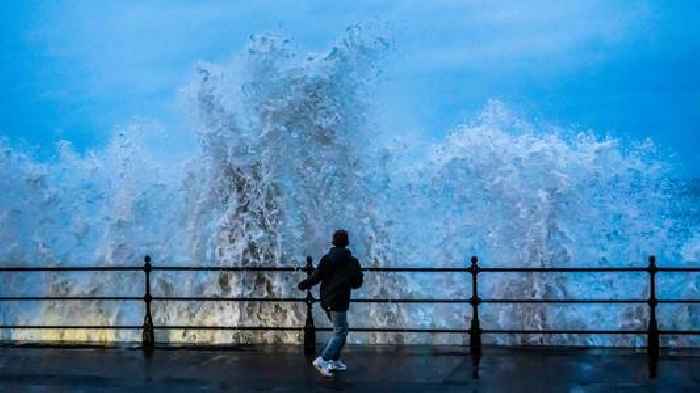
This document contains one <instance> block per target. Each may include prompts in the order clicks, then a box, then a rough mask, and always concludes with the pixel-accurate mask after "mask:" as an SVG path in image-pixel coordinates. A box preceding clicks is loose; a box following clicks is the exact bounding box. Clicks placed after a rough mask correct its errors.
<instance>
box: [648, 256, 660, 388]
mask: <svg viewBox="0 0 700 393" xmlns="http://www.w3.org/2000/svg"><path fill="white" fill-rule="evenodd" d="M647 271H648V272H649V300H648V301H647V302H648V304H649V326H648V328H647V356H648V359H647V360H648V361H649V377H650V378H656V365H657V362H658V360H659V327H658V325H657V323H656V304H657V301H656V272H657V268H656V256H653V255H652V256H650V257H649V267H648V268H647Z"/></svg>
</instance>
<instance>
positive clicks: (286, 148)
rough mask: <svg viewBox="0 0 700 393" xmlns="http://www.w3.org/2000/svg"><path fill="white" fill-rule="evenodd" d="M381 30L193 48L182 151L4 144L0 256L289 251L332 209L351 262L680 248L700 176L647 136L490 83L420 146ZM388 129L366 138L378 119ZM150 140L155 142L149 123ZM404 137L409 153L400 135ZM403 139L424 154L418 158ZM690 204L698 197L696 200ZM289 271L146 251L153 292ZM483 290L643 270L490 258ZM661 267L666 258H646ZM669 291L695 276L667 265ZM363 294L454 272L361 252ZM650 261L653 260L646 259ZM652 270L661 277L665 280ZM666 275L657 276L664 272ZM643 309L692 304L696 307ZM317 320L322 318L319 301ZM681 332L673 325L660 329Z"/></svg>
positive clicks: (425, 310) (356, 311)
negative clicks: (325, 43) (691, 177)
mask: <svg viewBox="0 0 700 393" xmlns="http://www.w3.org/2000/svg"><path fill="white" fill-rule="evenodd" d="M392 45H393V43H392V42H391V40H390V39H388V38H386V37H385V36H384V35H381V34H379V35H377V34H374V32H371V31H370V32H367V31H366V29H364V28H363V27H361V26H353V27H351V28H349V29H348V31H347V32H346V34H345V35H344V36H343V37H341V38H340V39H339V40H338V41H337V42H336V43H335V45H333V46H332V48H331V49H329V50H328V51H326V52H322V53H313V54H305V53H303V52H302V51H300V50H299V49H298V48H296V46H295V44H294V42H293V41H291V40H289V39H287V38H285V37H281V36H276V35H255V36H252V37H251V39H250V42H249V44H248V47H247V48H246V50H245V51H244V52H243V53H241V54H240V55H238V56H236V57H235V58H234V59H233V60H232V61H231V62H230V63H227V64H224V65H217V64H208V63H200V64H199V65H198V66H197V67H196V69H195V72H194V76H193V78H192V81H191V83H190V84H189V85H188V86H186V87H185V88H184V89H183V93H182V95H183V97H184V100H183V101H184V102H185V105H184V106H185V110H186V111H187V113H186V115H187V116H189V117H190V118H191V120H192V125H191V128H192V130H193V131H192V132H193V134H194V135H195V136H196V139H197V140H198V141H199V143H198V145H197V146H196V147H194V148H193V149H192V151H191V153H190V154H189V156H188V157H185V158H184V159H180V158H178V159H173V158H169V157H167V155H164V154H158V153H160V152H161V150H163V149H164V148H167V146H166V147H164V146H159V145H158V143H157V141H158V136H159V135H162V134H163V133H164V132H165V133H166V134H167V133H168V130H167V129H166V130H163V129H162V127H160V126H158V125H157V124H152V123H135V124H132V125H130V126H127V127H120V128H117V129H116V130H115V133H114V136H113V137H112V139H111V141H110V142H109V143H108V144H107V146H106V147H105V148H104V149H102V150H98V151H92V152H88V153H85V154H82V155H81V154H78V153H76V152H75V151H74V150H73V149H72V147H71V145H70V143H67V142H62V143H61V144H60V145H59V148H58V156H57V157H56V159H55V160H52V161H49V162H39V161H37V160H34V159H33V158H32V157H31V156H30V155H29V154H27V153H23V152H22V150H21V149H20V150H18V149H16V148H13V147H11V146H10V144H9V143H7V142H2V144H1V145H0V151H1V153H2V154H1V155H0V174H1V175H2V176H0V186H1V189H2V191H3V192H2V193H0V241H1V242H2V244H3V247H2V248H1V249H0V260H2V263H3V264H4V265H7V266H18V265H19V266H32V265H71V266H72V265H78V266H80V265H94V264H97V265H140V263H141V261H142V258H143V255H145V254H150V255H152V256H153V258H154V263H155V264H156V265H159V264H160V265H164V264H167V265H206V266H212V265H213V266H301V265H302V264H303V263H304V259H305V256H306V255H311V256H312V257H313V258H314V260H315V261H318V258H319V257H320V255H321V254H322V253H323V252H324V251H325V249H326V248H327V247H328V246H329V236H330V233H332V231H333V230H334V229H336V228H341V227H342V228H346V229H348V230H349V231H350V236H351V247H352V250H353V252H354V253H355V254H356V255H357V256H358V258H359V259H360V261H361V262H362V263H363V265H364V266H466V264H467V263H468V260H469V257H470V256H471V255H478V256H479V257H480V258H481V263H482V264H483V265H485V266H619V265H623V266H633V265H635V266H638V265H643V264H645V263H646V257H647V255H649V254H657V255H658V256H659V264H660V265H668V264H684V263H688V262H694V261H696V259H695V258H696V254H697V253H696V252H695V251H696V249H697V236H698V235H697V234H698V231H697V224H698V223H697V220H696V219H695V218H693V217H695V216H692V215H684V214H683V213H682V212H687V211H691V210H692V211H697V208H696V207H693V206H696V205H697V198H695V199H693V198H692V197H689V196H685V197H683V198H680V197H678V195H679V194H680V193H681V192H680V191H679V189H682V188H684V187H685V186H684V185H683V184H681V183H678V182H675V181H673V180H672V175H673V173H672V171H673V167H672V165H671V164H669V160H667V159H666V158H665V157H664V155H663V154H662V153H660V152H659V151H658V148H657V147H656V146H655V145H654V143H653V142H652V141H648V140H645V141H640V142H624V141H620V140H617V139H613V138H605V137H599V136H597V135H596V134H595V133H594V132H583V133H581V132H572V131H570V130H562V129H557V128H555V127H551V126H547V125H540V124H534V123H531V122H528V121H527V120H526V119H525V118H523V117H522V116H518V115H515V114H513V113H511V112H510V111H509V110H508V108H507V106H506V105H504V104H503V103H501V102H499V101H495V100H494V101H490V102H489V103H487V104H486V106H485V108H484V110H483V111H482V113H481V114H480V115H479V116H477V117H476V118H475V119H474V120H472V121H471V122H468V123H466V124H462V125H458V126H456V127H454V129H453V130H451V132H449V133H448V136H447V137H446V138H444V140H442V141H439V142H437V143H435V144H432V145H430V144H427V145H424V146H422V147H416V146H405V145H402V144H401V143H400V140H401V131H400V130H384V129H381V128H380V127H379V126H378V125H377V124H378V123H377V122H375V121H374V119H373V116H374V114H373V113H374V111H375V110H376V108H377V107H378V105H377V103H376V102H375V101H374V100H375V99H374V97H375V95H374V94H373V92H374V91H375V90H376V89H377V88H380V87H381V74H382V73H381V70H382V68H383V63H384V62H385V61H386V55H387V53H390V52H391V50H392ZM380 135H381V136H393V137H395V138H396V139H397V140H398V141H399V142H398V143H393V144H392V143H389V144H380V143H379V142H378V141H379V140H391V139H392V138H391V137H385V138H378V136H380ZM154 139H155V140H156V143H153V140H154ZM416 149H419V150H420V151H419V153H420V154H415V153H416ZM416 157H420V158H419V159H416ZM693 209H695V210H693ZM300 278H302V277H301V273H300V274H297V275H295V274H278V273H218V272H217V273H191V272H188V273H172V272H167V273H166V272H155V273H154V274H153V283H152V285H153V291H154V295H156V296H212V297H226V296H261V297H265V296H284V297H292V296H303V294H302V293H300V292H298V290H297V289H296V282H297V281H298V280H299V279H300ZM480 280H481V282H482V286H481V288H480V290H481V293H480V295H481V296H482V297H489V298H498V297H504V298H513V297H524V298H529V297H554V298H556V297H558V298H573V297H579V298H593V297H620V298H631V297H638V298H644V297H645V296H647V292H646V276H645V275H644V274H638V275H634V274H629V275H628V274H624V275H623V274H603V275H592V274H575V275H562V274H547V275H536V274H527V275H515V274H509V275H493V274H491V275H489V274H484V275H482V276H481V278H480ZM660 280H661V279H660ZM668 280H669V281H667V282H666V283H664V285H665V287H668V288H672V289H671V290H670V292H668V293H667V294H668V296H669V297H674V296H681V295H682V296H696V297H697V296H698V294H697V287H698V286H697V283H696V281H695V280H694V278H692V279H690V281H689V280H688V279H687V278H686V277H670V278H669V279H668ZM2 282H3V285H2V287H1V288H0V291H2V293H3V294H7V295H8V296H10V295H11V296H17V295H35V296H41V295H53V296H87V295H105V296H108V295H126V296H140V295H141V291H142V285H143V282H142V274H141V273H133V274H125V273H72V274H43V273H42V274H37V273H22V274H16V273H12V274H7V275H4V276H3V281H2ZM365 282H366V285H365V287H364V288H363V289H362V290H360V291H359V292H358V293H357V294H356V296H357V297H364V298H399V297H420V298H423V297H451V298H464V297H467V296H468V294H469V292H470V287H469V277H468V276H467V275H466V274H465V275H459V274H446V275H444V274H443V275H440V274H415V275H411V274H383V273H366V280H365ZM660 282H661V281H660ZM667 284H668V285H667ZM660 286H661V285H660ZM0 307H1V310H2V312H1V313H0V318H2V322H3V323H4V324H53V323H55V324H58V323H64V322H65V323H74V324H124V325H138V324H140V322H141V319H142V312H143V310H142V305H141V304H136V303H124V302H106V301H105V302H70V303H64V302H46V303H4V304H2V305H0ZM482 310H483V314H482V318H483V322H482V323H483V326H484V327H489V328H494V329H496V328H512V329H600V328H610V329H630V330H642V329H644V328H645V324H646V308H645V307H644V306H641V305H640V306H629V305H624V306H598V305H595V306H573V305H567V306H541V305H527V306H517V305H513V306H491V305H483V306H482ZM674 310H675V311H674V312H665V313H664V311H660V317H663V318H664V321H665V322H663V323H667V324H668V326H673V327H677V328H690V327H692V326H697V323H696V322H697V319H698V317H697V316H696V315H695V313H694V309H693V308H692V307H688V306H682V307H681V306H679V307H677V308H676V309H674ZM304 311H305V310H304V308H303V305H300V304H293V303H282V304H272V303H257V302H245V303H234V302H155V303H154V319H155V323H156V325H188V324H191V325H212V326H251V325H263V326H302V325H303V322H304V319H305V313H304ZM469 316H470V315H469V309H468V307H465V306H464V305H455V304H448V305H414V304H408V305H398V304H388V305H383V304H358V303H356V304H353V305H352V310H351V321H352V325H353V326H356V327H369V326H376V327H424V328H428V327H447V328H455V329H460V328H465V327H466V326H467V323H468V320H469ZM316 318H317V325H323V324H324V323H325V319H324V315H323V313H321V312H318V310H317V312H316ZM0 334H2V338H3V339H26V340H81V341H83V340H84V341H115V340H116V341H119V340H137V339H138V338H139V333H138V332H132V331H119V332H112V331H109V330H106V331H70V332H69V331H34V330H5V331H3V332H2V333H0ZM158 334H159V336H158V339H159V340H162V341H174V342H199V343H227V342H299V340H300V336H299V334H298V333H276V332H275V333H271V332H267V333H258V332H256V333H248V332H245V333H241V332H223V331H216V332H208V331H198V330H180V331H160V330H159V331H158ZM488 339H489V340H493V341H494V342H500V343H552V344H563V343H565V344H599V345H643V342H642V341H641V340H638V339H634V338H624V337H623V338H610V337H569V336H556V337H549V336H542V337H540V336H531V337H491V336H489V337H488ZM351 340H353V341H354V342H371V343H381V342H403V343H411V342H433V343H462V342H463V338H462V337H459V336H445V335H425V334H353V335H351ZM674 343H676V344H688V343H691V342H690V341H674Z"/></svg>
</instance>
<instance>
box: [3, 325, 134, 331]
mask: <svg viewBox="0 0 700 393" xmlns="http://www.w3.org/2000/svg"><path fill="white" fill-rule="evenodd" d="M0 329H56V330H62V329H66V330H68V329H82V330H109V329H114V330H141V329H143V326H141V325H138V326H136V325H110V326H104V325H0Z"/></svg>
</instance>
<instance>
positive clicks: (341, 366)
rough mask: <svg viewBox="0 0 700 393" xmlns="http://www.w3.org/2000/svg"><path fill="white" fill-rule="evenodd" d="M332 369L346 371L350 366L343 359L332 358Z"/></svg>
mask: <svg viewBox="0 0 700 393" xmlns="http://www.w3.org/2000/svg"><path fill="white" fill-rule="evenodd" d="M329 363H330V364H331V367H330V368H331V370H337V371H346V370H347V369H348V366H347V365H346V364H345V363H343V361H342V360H330V361H329Z"/></svg>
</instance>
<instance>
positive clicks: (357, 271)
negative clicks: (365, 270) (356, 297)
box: [350, 258, 362, 289]
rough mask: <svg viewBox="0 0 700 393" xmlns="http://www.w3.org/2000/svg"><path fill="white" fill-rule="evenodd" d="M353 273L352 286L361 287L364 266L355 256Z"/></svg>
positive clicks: (354, 287) (353, 287)
mask: <svg viewBox="0 0 700 393" xmlns="http://www.w3.org/2000/svg"><path fill="white" fill-rule="evenodd" d="M352 261H353V265H354V266H353V267H354V269H353V275H352V278H351V279H350V287H352V289H359V288H360V287H361V286H362V266H360V262H359V261H358V260H357V258H353V259H352Z"/></svg>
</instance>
